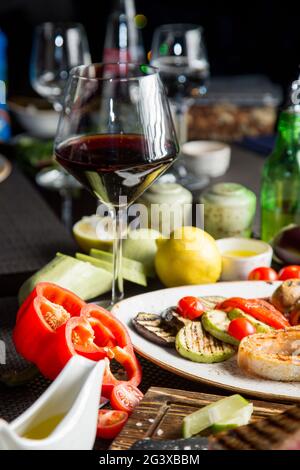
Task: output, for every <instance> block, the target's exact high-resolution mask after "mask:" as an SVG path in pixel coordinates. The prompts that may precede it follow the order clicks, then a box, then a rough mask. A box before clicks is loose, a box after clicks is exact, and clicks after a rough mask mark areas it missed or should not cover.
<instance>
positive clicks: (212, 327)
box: [201, 310, 240, 346]
mask: <svg viewBox="0 0 300 470" xmlns="http://www.w3.org/2000/svg"><path fill="white" fill-rule="evenodd" d="M201 321H202V325H203V328H204V329H205V330H206V331H208V333H210V334H211V335H212V336H214V337H215V338H217V339H219V340H220V341H224V343H229V344H233V345H234V346H238V345H239V344H240V342H239V340H237V339H236V338H234V337H233V336H231V335H230V334H229V333H228V327H229V324H230V320H229V318H228V316H227V313H226V312H223V311H222V310H210V311H209V312H205V313H204V314H203V315H202V317H201Z"/></svg>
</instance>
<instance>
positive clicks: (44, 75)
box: [30, 22, 91, 229]
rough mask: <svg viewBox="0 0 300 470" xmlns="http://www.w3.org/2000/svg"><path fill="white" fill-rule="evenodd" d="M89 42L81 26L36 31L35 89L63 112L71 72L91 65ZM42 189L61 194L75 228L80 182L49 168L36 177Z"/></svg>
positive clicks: (60, 25) (50, 26) (62, 25)
mask: <svg viewBox="0 0 300 470" xmlns="http://www.w3.org/2000/svg"><path fill="white" fill-rule="evenodd" d="M90 63H91V57H90V52H89V45H88V40H87V37H86V33H85V30H84V28H83V26H82V25H81V24H79V23H49V22H48V23H42V24H41V25H39V26H37V27H36V28H35V31H34V39H33V46H32V52H31V61H30V81H31V85H32V88H33V89H34V90H35V91H36V92H37V93H38V94H39V95H40V96H42V97H43V98H45V99H47V100H48V101H49V102H50V103H51V104H52V106H53V108H54V109H55V111H58V112H59V111H60V110H61V109H62V100H63V95H64V90H65V86H66V83H67V79H68V76H69V71H70V70H71V69H72V68H73V67H75V66H77V65H83V64H90ZM36 182H37V184H39V185H40V186H42V187H44V188H46V189H50V190H54V191H59V193H60V195H61V198H62V212H61V218H62V220H63V222H64V224H65V225H66V226H67V227H68V228H69V229H71V227H72V194H73V191H74V190H76V189H77V188H78V187H79V184H78V182H77V181H76V180H75V179H74V178H73V177H71V176H70V175H69V174H68V173H66V172H65V171H64V170H63V169H61V168H52V167H51V168H46V169H44V170H42V171H40V172H39V173H38V174H37V175H36Z"/></svg>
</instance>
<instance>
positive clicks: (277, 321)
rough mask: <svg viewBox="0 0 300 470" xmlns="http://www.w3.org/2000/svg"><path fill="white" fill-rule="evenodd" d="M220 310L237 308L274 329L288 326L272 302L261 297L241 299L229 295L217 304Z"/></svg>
mask: <svg viewBox="0 0 300 470" xmlns="http://www.w3.org/2000/svg"><path fill="white" fill-rule="evenodd" d="M218 308H219V309H220V310H224V311H226V312H229V311H230V310H232V309H233V308H239V309H241V310H243V312H245V313H248V314H249V315H252V317H254V318H256V319H257V320H259V321H262V322H263V323H266V324H267V325H269V326H272V327H273V328H276V329H281V328H287V327H289V326H290V324H289V322H288V320H287V319H286V318H285V316H284V315H283V314H282V313H281V312H279V311H278V310H277V309H276V308H275V307H274V306H273V305H272V304H270V303H269V302H267V301H266V300H263V299H243V298H241V297H231V298H230V299H226V300H224V301H223V302H221V303H220V304H219V305H218Z"/></svg>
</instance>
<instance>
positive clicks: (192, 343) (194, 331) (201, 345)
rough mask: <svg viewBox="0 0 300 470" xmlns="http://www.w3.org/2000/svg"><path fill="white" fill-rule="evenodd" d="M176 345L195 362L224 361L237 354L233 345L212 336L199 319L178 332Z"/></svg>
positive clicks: (184, 355) (185, 355)
mask: <svg viewBox="0 0 300 470" xmlns="http://www.w3.org/2000/svg"><path fill="white" fill-rule="evenodd" d="M175 346H176V349H177V352H178V353H179V354H180V355H181V356H183V357H185V358H186V359H190V360H191V361H193V362H203V363H212V362H222V361H226V359H229V358H230V357H231V356H233V355H234V354H235V349H234V347H233V346H231V345H230V344H226V343H223V342H222V341H219V340H217V339H216V338H214V337H213V336H211V335H210V334H209V333H208V332H207V331H205V330H204V329H203V328H202V325H201V322H197V321H195V322H191V323H189V324H188V325H187V326H185V327H184V328H182V329H181V330H180V331H179V332H178V333H177V336H176V342H175Z"/></svg>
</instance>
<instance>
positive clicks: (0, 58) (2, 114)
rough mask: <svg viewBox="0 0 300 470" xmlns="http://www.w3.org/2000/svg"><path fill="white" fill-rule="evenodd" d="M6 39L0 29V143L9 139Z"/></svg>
mask: <svg viewBox="0 0 300 470" xmlns="http://www.w3.org/2000/svg"><path fill="white" fill-rule="evenodd" d="M6 52H7V38H6V35H5V34H4V32H3V31H2V30H1V29H0V141H2V142H7V141H8V140H9V139H10V135H11V132H10V119H9V114H8V111H7V107H6V91H7V55H6Z"/></svg>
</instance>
